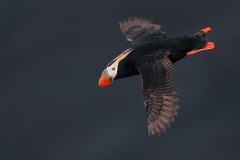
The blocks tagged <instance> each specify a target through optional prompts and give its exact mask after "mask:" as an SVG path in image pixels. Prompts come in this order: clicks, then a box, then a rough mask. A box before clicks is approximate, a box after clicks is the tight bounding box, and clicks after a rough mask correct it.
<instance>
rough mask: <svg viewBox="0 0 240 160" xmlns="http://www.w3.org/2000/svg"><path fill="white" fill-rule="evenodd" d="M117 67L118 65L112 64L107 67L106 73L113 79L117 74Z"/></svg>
mask: <svg viewBox="0 0 240 160" xmlns="http://www.w3.org/2000/svg"><path fill="white" fill-rule="evenodd" d="M117 69H118V65H116V66H114V65H113V64H112V65H111V66H109V67H107V72H108V74H109V75H110V76H111V77H113V79H114V78H115V77H116V75H117Z"/></svg>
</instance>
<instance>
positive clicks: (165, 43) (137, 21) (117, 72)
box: [98, 17, 214, 137]
mask: <svg viewBox="0 0 240 160" xmlns="http://www.w3.org/2000/svg"><path fill="white" fill-rule="evenodd" d="M119 25H120V29H121V31H122V34H123V35H124V36H125V38H126V39H127V41H131V42H132V45H131V47H130V48H128V49H127V50H125V51H124V52H122V53H121V54H120V55H119V56H117V57H116V58H115V59H113V60H112V61H111V62H110V63H109V64H108V65H107V68H106V69H105V70H104V71H103V73H102V75H101V78H100V79H99V82H98V84H99V87H104V86H107V85H109V84H110V83H112V82H113V81H114V80H117V79H121V78H126V77H129V76H134V75H141V78H142V88H143V90H142V91H143V99H144V106H145V109H146V112H147V125H148V135H149V136H150V137H153V136H156V135H160V134H161V132H165V131H166V127H169V126H170V122H172V121H174V116H175V115H177V109H178V108H179V107H178V104H177V101H178V99H177V93H176V92H175V91H174V90H173V82H172V73H173V63H175V62H177V61H178V60H180V59H182V58H184V57H186V56H189V55H192V54H195V53H197V52H199V51H204V50H209V49H213V48H214V43H213V42H209V41H208V40H207V38H206V34H207V33H208V32H209V31H211V28H210V27H206V28H204V29H202V30H200V31H199V32H197V33H195V34H194V35H191V36H183V37H177V38H168V37H167V36H166V34H165V32H163V31H161V29H160V28H161V25H158V24H154V23H153V21H152V20H150V19H147V18H137V17H135V18H129V19H128V20H124V21H123V22H119Z"/></svg>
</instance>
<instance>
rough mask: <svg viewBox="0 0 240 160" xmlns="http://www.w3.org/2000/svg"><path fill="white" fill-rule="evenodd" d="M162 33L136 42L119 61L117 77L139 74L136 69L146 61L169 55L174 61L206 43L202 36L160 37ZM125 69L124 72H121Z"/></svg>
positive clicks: (147, 36) (149, 61)
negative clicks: (131, 49)
mask: <svg viewBox="0 0 240 160" xmlns="http://www.w3.org/2000/svg"><path fill="white" fill-rule="evenodd" d="M159 35H162V34H158V33H156V34H150V35H146V38H145V39H142V41H141V42H138V43H134V44H133V45H132V47H131V48H133V49H134V50H133V51H132V52H131V53H130V54H129V55H128V56H127V57H126V58H125V59H123V60H122V61H120V62H119V66H118V67H119V68H121V69H120V70H119V71H118V74H117V76H116V77H115V79H120V78H125V77H129V76H133V75H138V74H139V72H138V71H136V68H138V66H142V65H144V64H145V63H151V62H154V61H156V60H159V59H161V58H163V57H164V55H167V57H168V58H169V59H170V60H171V62H172V63H175V62H177V61H178V60H180V59H182V58H184V57H185V56H186V55H187V52H189V51H191V50H193V49H195V48H196V47H198V46H199V45H201V46H204V45H206V41H203V40H202V39H201V38H202V37H200V36H196V35H194V36H183V37H177V38H167V37H165V36H164V37H163V38H162V37H160V38H159ZM121 71H123V73H121Z"/></svg>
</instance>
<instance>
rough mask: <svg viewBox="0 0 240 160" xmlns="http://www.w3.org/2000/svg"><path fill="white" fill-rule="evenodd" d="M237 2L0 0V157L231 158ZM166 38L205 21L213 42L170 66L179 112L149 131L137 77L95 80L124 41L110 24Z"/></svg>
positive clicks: (237, 85)
mask: <svg viewBox="0 0 240 160" xmlns="http://www.w3.org/2000/svg"><path fill="white" fill-rule="evenodd" d="M239 6H240V2H239V1H237V0H235V1H233V0H229V1H225V2H223V1H213V0H210V1H209V0H201V1H193V0H181V1H179V0H165V1H160V0H146V1H142V0H132V1H131V0H128V1H127V0H121V1H120V0H119V1H113V0H101V1H100V0H99V1H82V0H69V1H68V0H55V1H49V0H42V1H37V0H22V1H20V0H19V1H17V0H15V1H12V0H9V1H7V0H5V1H0V159H1V160H111V159H112V160H157V159H162V160H173V159H178V160H213V159H217V160H227V159H229V160H239V159H240V155H239V149H240V127H239V122H240V116H239V113H240V102H239V98H240V75H239V72H240V70H239V69H240V67H239V59H240V53H239V50H240V38H239V36H240V31H239V28H240V21H239V15H240V10H239ZM134 16H138V17H140V16H141V17H148V18H151V19H154V22H155V23H157V24H161V25H162V30H163V31H165V32H167V36H169V37H177V36H184V35H192V34H194V33H196V32H197V31H199V30H200V29H202V28H204V27H207V26H210V27H211V28H212V32H211V33H209V34H208V37H209V39H210V40H211V41H213V42H215V46H216V49H214V50H209V51H205V52H201V53H199V54H197V55H193V56H189V57H187V58H185V59H183V60H181V61H179V62H177V63H176V64H174V88H175V90H176V91H177V92H178V97H179V99H180V102H179V106H180V110H179V115H178V117H177V118H175V122H174V123H172V124H171V128H168V129H167V132H166V133H164V134H162V135H161V136H160V137H155V138H148V135H147V123H146V113H145V110H144V105H143V96H142V93H141V92H142V88H141V81H140V77H139V76H135V77H130V78H126V79H121V80H116V81H114V83H113V84H111V85H109V86H108V87H105V88H102V89H101V88H99V87H98V79H99V77H100V75H101V73H102V71H103V70H104V69H105V67H106V66H107V64H108V63H109V62H110V61H111V60H112V59H113V58H115V57H116V56H117V55H118V54H120V53H121V52H122V51H123V50H125V49H127V48H128V47H129V46H130V44H131V43H130V42H127V41H125V38H124V36H123V35H122V34H121V32H120V29H119V26H118V22H119V21H122V20H123V19H127V18H128V17H134Z"/></svg>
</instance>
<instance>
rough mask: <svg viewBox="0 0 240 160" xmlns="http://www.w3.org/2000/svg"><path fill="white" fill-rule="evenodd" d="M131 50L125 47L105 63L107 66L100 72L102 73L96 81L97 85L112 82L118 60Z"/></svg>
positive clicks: (117, 66) (105, 84) (116, 73)
mask: <svg viewBox="0 0 240 160" xmlns="http://www.w3.org/2000/svg"><path fill="white" fill-rule="evenodd" d="M131 51H132V49H131V48H130V49H127V50H126V51H124V52H123V53H121V54H120V55H119V56H117V57H116V58H115V59H114V60H112V61H111V62H110V63H109V64H108V65H107V68H106V69H105V70H104V71H103V72H102V75H101V77H100V79H99V81H98V85H99V87H105V86H107V85H109V84H110V83H112V82H113V80H114V79H115V78H116V76H117V75H118V70H119V63H120V61H121V60H123V59H124V58H125V57H127V55H128V54H129V53H130V52H131Z"/></svg>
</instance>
